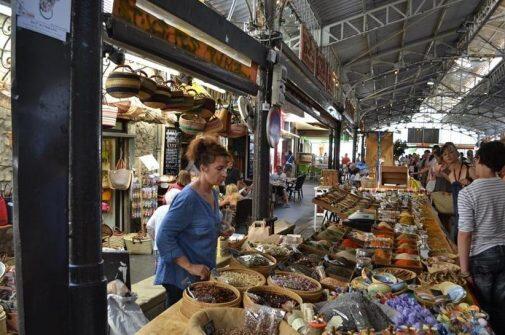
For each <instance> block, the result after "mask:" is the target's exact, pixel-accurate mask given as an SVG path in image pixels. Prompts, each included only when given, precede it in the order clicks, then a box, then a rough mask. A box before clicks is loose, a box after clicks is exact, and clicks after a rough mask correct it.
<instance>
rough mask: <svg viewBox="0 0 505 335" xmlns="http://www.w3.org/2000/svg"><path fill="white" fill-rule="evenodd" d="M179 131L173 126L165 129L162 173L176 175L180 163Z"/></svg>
mask: <svg viewBox="0 0 505 335" xmlns="http://www.w3.org/2000/svg"><path fill="white" fill-rule="evenodd" d="M180 141H181V132H180V131H179V130H178V129H175V128H166V130H165V164H164V166H163V174H166V175H172V176H176V175H177V174H178V173H179V168H180V164H181V157H180V149H181V147H180Z"/></svg>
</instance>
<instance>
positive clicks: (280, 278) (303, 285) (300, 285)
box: [271, 274, 319, 291]
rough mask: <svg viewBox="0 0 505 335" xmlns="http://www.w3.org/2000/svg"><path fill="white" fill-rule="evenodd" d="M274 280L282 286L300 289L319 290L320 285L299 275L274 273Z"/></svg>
mask: <svg viewBox="0 0 505 335" xmlns="http://www.w3.org/2000/svg"><path fill="white" fill-rule="evenodd" d="M271 279H272V281H273V282H274V283H275V284H277V285H279V286H282V287H285V288H289V289H292V290H298V291H317V290H318V289H319V287H318V286H317V285H316V284H315V283H313V282H312V281H310V280H308V279H306V278H303V277H300V276H297V275H294V274H293V275H288V274H281V275H273V276H272V277H271Z"/></svg>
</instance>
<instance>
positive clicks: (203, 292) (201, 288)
mask: <svg viewBox="0 0 505 335" xmlns="http://www.w3.org/2000/svg"><path fill="white" fill-rule="evenodd" d="M188 290H189V291H190V295H192V296H193V297H194V298H195V299H196V300H198V301H200V302H205V303H210V304H219V303H223V302H229V301H232V300H234V299H236V298H237V296H236V295H235V293H234V292H233V291H231V290H229V289H227V288H224V287H220V286H217V285H212V284H208V283H197V284H194V285H192V286H191V287H189V288H188Z"/></svg>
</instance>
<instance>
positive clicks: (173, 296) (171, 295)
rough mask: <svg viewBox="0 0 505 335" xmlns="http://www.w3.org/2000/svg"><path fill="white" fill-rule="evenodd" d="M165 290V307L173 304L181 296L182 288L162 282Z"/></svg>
mask: <svg viewBox="0 0 505 335" xmlns="http://www.w3.org/2000/svg"><path fill="white" fill-rule="evenodd" d="M163 287H164V288H165V290H166V296H165V308H169V307H170V306H172V305H175V303H176V302H178V301H179V300H181V298H182V290H181V289H180V288H178V287H177V286H175V285H170V284H163Z"/></svg>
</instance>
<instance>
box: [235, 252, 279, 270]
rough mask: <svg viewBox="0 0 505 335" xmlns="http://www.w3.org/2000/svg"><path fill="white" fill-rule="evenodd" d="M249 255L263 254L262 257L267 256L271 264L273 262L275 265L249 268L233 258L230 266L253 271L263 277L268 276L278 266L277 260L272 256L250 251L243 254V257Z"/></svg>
mask: <svg viewBox="0 0 505 335" xmlns="http://www.w3.org/2000/svg"><path fill="white" fill-rule="evenodd" d="M248 254H261V255H263V256H265V257H266V258H267V259H268V260H270V262H273V264H272V265H266V266H254V267H250V268H248V267H246V266H245V265H243V264H242V263H240V262H239V261H237V260H236V259H235V258H232V259H231V260H230V266H232V267H238V268H244V269H249V270H253V271H256V272H259V273H261V274H262V275H263V276H268V274H269V273H270V272H272V270H273V269H274V268H275V267H276V266H277V260H276V259H275V257H273V256H270V255H267V254H264V253H261V252H257V251H248V252H243V253H242V255H248Z"/></svg>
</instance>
